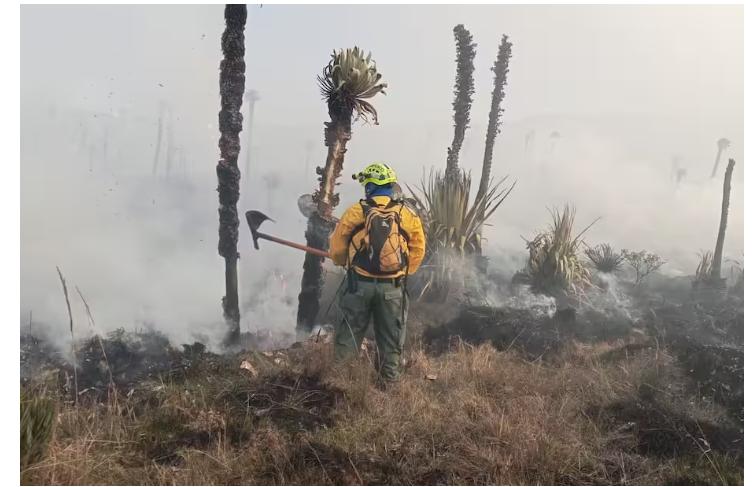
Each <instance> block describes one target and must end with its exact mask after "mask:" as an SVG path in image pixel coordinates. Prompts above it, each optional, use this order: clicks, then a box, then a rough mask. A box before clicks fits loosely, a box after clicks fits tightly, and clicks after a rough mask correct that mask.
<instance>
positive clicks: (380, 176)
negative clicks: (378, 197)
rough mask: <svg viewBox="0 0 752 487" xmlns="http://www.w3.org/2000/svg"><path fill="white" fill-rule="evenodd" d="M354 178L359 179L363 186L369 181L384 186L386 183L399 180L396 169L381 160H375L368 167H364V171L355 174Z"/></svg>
mask: <svg viewBox="0 0 752 487" xmlns="http://www.w3.org/2000/svg"><path fill="white" fill-rule="evenodd" d="M352 178H353V179H357V180H358V181H359V182H360V184H362V185H363V186H365V185H366V184H368V183H373V184H375V185H377V186H383V185H385V184H390V183H396V182H397V175H396V174H394V170H393V169H392V168H391V167H389V166H387V165H386V164H382V163H381V162H375V163H373V164H371V165H369V166H368V167H367V168H365V169H363V172H359V173H358V174H353V175H352Z"/></svg>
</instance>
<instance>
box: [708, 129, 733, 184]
mask: <svg viewBox="0 0 752 487" xmlns="http://www.w3.org/2000/svg"><path fill="white" fill-rule="evenodd" d="M716 145H717V146H718V151H717V152H716V153H715V162H714V163H713V173H712V174H711V175H710V178H711V179H713V178H715V175H716V173H717V172H718V164H719V163H720V162H721V156H722V155H723V152H724V151H725V150H726V149H728V148H729V147H731V141H730V140H728V139H726V138H720V139H718V142H717V143H716Z"/></svg>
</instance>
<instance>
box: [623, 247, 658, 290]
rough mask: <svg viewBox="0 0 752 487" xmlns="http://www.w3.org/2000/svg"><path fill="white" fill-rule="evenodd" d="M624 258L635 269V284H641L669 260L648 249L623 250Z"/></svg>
mask: <svg viewBox="0 0 752 487" xmlns="http://www.w3.org/2000/svg"><path fill="white" fill-rule="evenodd" d="M622 254H623V255H624V260H626V261H627V263H628V264H629V265H630V266H631V267H632V268H633V269H634V270H635V285H636V286H639V285H640V284H642V281H643V280H644V279H645V278H646V277H648V276H649V275H650V274H652V273H654V272H656V271H657V270H658V269H660V268H661V267H663V264H665V263H666V262H667V261H665V260H663V259H661V258H660V257H659V256H658V255H657V254H655V253H652V252H648V251H647V250H640V251H635V250H627V249H624V250H622Z"/></svg>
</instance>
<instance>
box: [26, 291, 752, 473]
mask: <svg viewBox="0 0 752 487" xmlns="http://www.w3.org/2000/svg"><path fill="white" fill-rule="evenodd" d="M413 311H414V313H413V314H412V319H411V325H412V327H413V329H411V336H410V340H409V344H408V346H407V349H406V352H405V356H404V363H403V366H404V367H403V368H404V380H403V381H402V382H401V383H400V384H397V385H395V386H393V387H391V388H388V389H386V390H382V389H380V388H378V387H376V386H375V376H374V370H373V367H372V366H371V364H370V362H372V360H373V353H374V349H373V344H372V343H371V344H369V345H368V346H367V347H365V349H364V350H363V353H362V357H361V358H359V359H355V360H354V361H351V362H349V363H343V364H334V363H333V361H332V351H331V345H330V342H329V341H330V338H331V337H330V336H329V335H327V333H326V332H324V333H323V335H322V336H320V337H319V341H318V342H317V341H315V340H312V341H309V342H308V343H305V344H299V345H297V346H295V347H292V348H288V349H283V350H265V349H267V348H269V343H272V342H273V340H272V339H271V338H270V337H267V336H266V335H258V334H256V335H249V336H247V337H245V339H246V345H247V347H246V348H247V349H246V350H243V351H238V352H234V353H224V354H222V355H217V354H215V353H212V352H211V351H209V350H207V349H206V347H204V346H203V345H201V344H200V343H194V344H191V345H185V346H179V347H175V346H173V345H171V344H170V343H169V342H168V341H167V340H166V339H164V337H162V336H161V335H159V334H156V333H142V334H129V333H124V332H122V331H121V332H117V333H114V334H111V335H109V336H106V337H103V338H102V340H101V341H100V340H99V338H96V337H95V338H92V339H90V340H88V341H86V342H83V343H80V344H79V346H77V347H76V356H77V358H78V360H79V367H78V369H77V372H78V374H77V377H78V394H76V391H75V390H74V387H75V385H74V384H73V382H72V377H71V376H72V372H73V369H72V367H71V366H70V365H69V364H70V360H69V356H70V352H68V351H66V352H59V351H56V349H55V348H54V347H52V346H50V345H49V344H48V343H47V342H45V341H44V340H43V339H42V338H41V337H29V336H27V337H24V338H23V339H22V354H21V358H22V382H27V383H28V384H29V385H31V386H32V387H34V388H36V389H38V390H45V391H46V392H45V394H48V395H53V396H56V397H57V398H58V399H59V401H60V404H61V408H60V413H59V421H58V427H57V428H56V430H55V433H54V437H53V440H52V444H51V447H50V452H49V455H48V458H47V460H45V461H43V462H42V463H40V464H38V465H36V466H35V467H34V468H33V470H30V471H28V472H26V474H25V476H24V478H25V479H26V481H27V482H29V483H31V482H35V483H43V484H69V485H76V484H143V483H152V484H154V483H157V484H165V483H178V484H228V483H229V484H283V483H285V484H290V483H293V484H318V485H350V484H363V485H384V484H387V485H389V484H418V485H454V484H464V485H482V484H562V485H575V484H576V485H608V484H617V483H619V484H623V483H629V484H664V485H712V484H719V483H725V484H732V485H733V484H739V483H741V482H743V465H742V461H743V453H744V451H743V441H742V440H743V434H742V431H743V348H742V346H741V342H740V339H741V338H742V337H743V302H742V301H735V300H727V301H724V302H722V303H718V304H717V305H715V306H708V305H698V304H695V303H672V302H671V301H668V300H663V299H660V300H653V302H652V306H646V307H642V308H639V309H637V310H634V313H633V316H632V317H631V318H632V319H630V320H628V319H626V318H624V319H615V318H614V317H615V316H618V313H614V312H612V311H608V310H606V311H595V310H589V311H581V310H579V311H575V310H573V309H563V310H560V311H559V312H557V313H555V314H553V315H552V316H548V315H546V314H545V313H543V312H542V310H536V309H525V310H519V309H512V308H490V307H466V308H464V309H461V310H459V312H457V313H455V314H454V316H452V315H451V313H449V312H444V311H441V310H437V309H434V308H424V307H423V306H422V305H420V304H418V305H415V306H414V308H413ZM440 317H445V318H446V322H444V323H441V322H440V321H439V319H440ZM42 371H46V373H42ZM76 399H77V402H78V405H75V404H74V403H75V400H76ZM95 446H96V448H94V447H95Z"/></svg>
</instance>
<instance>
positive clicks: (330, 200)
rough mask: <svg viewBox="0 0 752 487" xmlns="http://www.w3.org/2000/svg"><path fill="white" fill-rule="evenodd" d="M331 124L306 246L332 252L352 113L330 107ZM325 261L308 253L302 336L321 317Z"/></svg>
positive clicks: (300, 297)
mask: <svg viewBox="0 0 752 487" xmlns="http://www.w3.org/2000/svg"><path fill="white" fill-rule="evenodd" d="M329 115H330V117H331V121H330V122H326V123H325V124H324V125H325V126H326V129H325V130H324V144H325V145H326V147H327V148H328V151H327V156H326V164H325V166H324V168H323V169H322V168H321V167H318V168H316V172H317V173H318V174H319V182H320V184H319V189H318V190H317V191H316V193H314V195H313V200H314V203H315V204H316V211H315V212H313V213H312V214H311V216H310V217H309V218H308V228H307V229H306V234H305V236H306V245H308V246H309V247H313V248H316V249H320V250H323V251H329V237H330V235H331V234H332V232H333V231H334V226H335V224H334V218H333V214H332V213H333V210H334V207H336V206H337V205H338V204H339V195H338V194H336V193H335V192H334V188H335V186H336V184H337V179H339V176H340V174H341V173H342V166H343V165H344V162H345V152H347V142H348V141H349V140H350V138H351V137H352V117H351V111H350V110H348V109H347V108H346V107H345V106H342V107H332V106H330V107H329ZM324 276H325V275H324V259H323V257H318V256H315V255H313V254H310V253H306V256H305V261H304V262H303V279H302V281H301V290H300V294H299V295H298V319H297V328H298V330H299V331H301V332H308V331H310V330H313V326H314V325H315V321H316V316H317V315H318V313H319V308H320V300H321V289H322V288H323V285H324Z"/></svg>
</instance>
